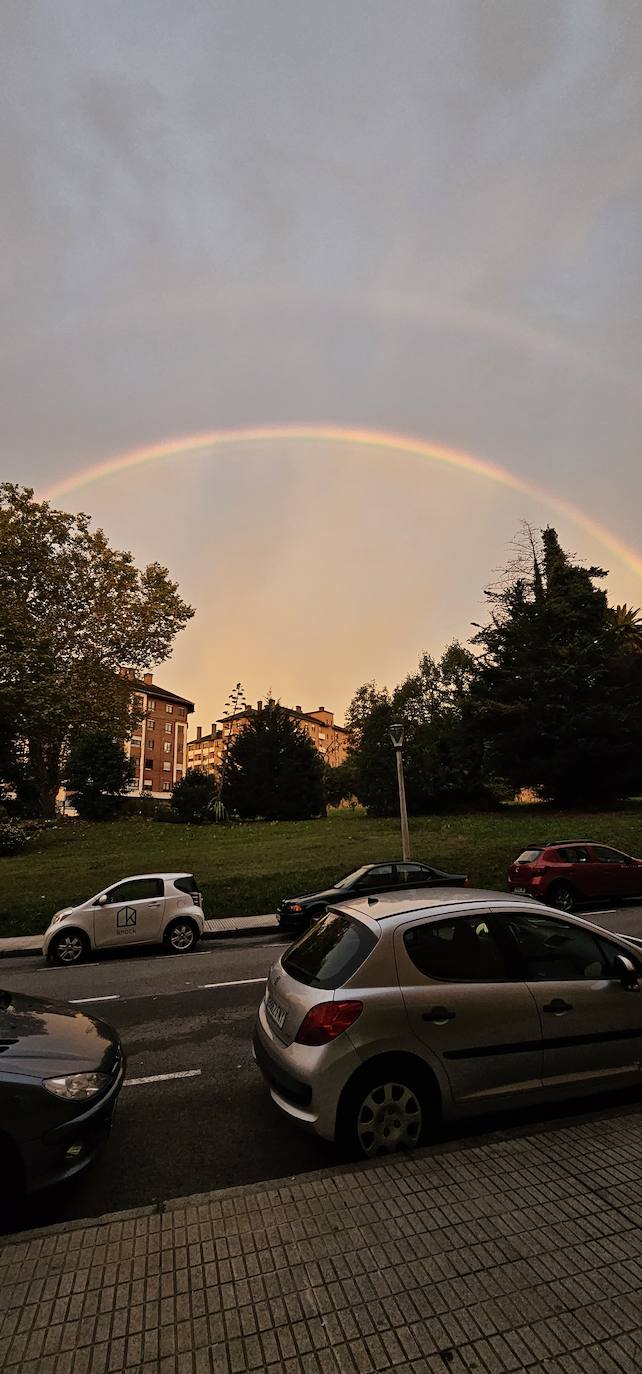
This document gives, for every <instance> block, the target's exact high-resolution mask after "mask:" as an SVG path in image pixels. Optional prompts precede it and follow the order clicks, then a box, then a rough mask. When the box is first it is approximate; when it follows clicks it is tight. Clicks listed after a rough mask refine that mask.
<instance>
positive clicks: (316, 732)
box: [187, 701, 348, 773]
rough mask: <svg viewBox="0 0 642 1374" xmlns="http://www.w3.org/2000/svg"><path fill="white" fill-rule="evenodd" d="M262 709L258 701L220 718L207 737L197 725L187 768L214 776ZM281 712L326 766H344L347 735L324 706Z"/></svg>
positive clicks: (189, 746)
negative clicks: (225, 754)
mask: <svg viewBox="0 0 642 1374" xmlns="http://www.w3.org/2000/svg"><path fill="white" fill-rule="evenodd" d="M268 705H270V706H273V705H274V702H273V701H270V702H269V703H268ZM262 709H263V702H262V701H259V702H257V704H256V706H247V707H245V709H244V710H243V711H237V712H236V713H235V715H233V716H223V718H222V720H219V721H213V722H212V726H211V729H210V733H209V734H208V735H204V734H203V731H202V727H201V726H200V725H199V726H197V729H196V738H195V739H191V740H188V741H187V766H188V768H202V769H204V771H205V772H206V773H214V772H215V771H216V769H217V768H219V767H220V764H221V762H222V759H223V752H224V749H225V748H226V747H227V746H228V745H229V743H230V741H231V740H232V739H233V738H234V736H235V735H238V733H239V731H240V730H244V729H245V727H246V726H247V725H248V724H249V722H250V721H251V720H252V718H253V717H254V716H255V715H256V714H257V712H258V711H262ZM282 710H284V711H287V714H288V715H289V716H290V718H291V719H292V720H295V721H296V722H297V724H298V725H300V726H301V728H302V729H303V730H305V732H306V734H307V735H309V737H310V739H311V740H312V743H313V744H314V745H315V747H316V748H317V749H318V750H319V753H320V754H322V755H323V758H324V759H325V760H326V763H329V764H330V765H331V766H332V767H336V765H337V764H339V763H343V760H344V759H345V757H346V754H347V752H348V731H347V730H346V728H345V726H343V725H335V722H334V713H333V712H332V711H326V709H325V706H319V707H318V709H317V710H316V711H302V710H301V707H300V706H295V707H291V706H284V707H282Z"/></svg>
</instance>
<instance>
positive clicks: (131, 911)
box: [116, 906, 136, 930]
mask: <svg viewBox="0 0 642 1374" xmlns="http://www.w3.org/2000/svg"><path fill="white" fill-rule="evenodd" d="M135 925H136V908H135V907H133V906H121V908H120V911H117V912H116V928H117V929H118V930H123V929H125V928H129V929H131V927H132V926H135Z"/></svg>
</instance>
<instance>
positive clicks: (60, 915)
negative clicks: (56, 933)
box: [49, 911, 65, 926]
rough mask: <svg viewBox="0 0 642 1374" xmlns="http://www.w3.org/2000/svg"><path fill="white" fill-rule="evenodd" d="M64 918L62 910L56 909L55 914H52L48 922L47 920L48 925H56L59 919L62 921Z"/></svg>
mask: <svg viewBox="0 0 642 1374" xmlns="http://www.w3.org/2000/svg"><path fill="white" fill-rule="evenodd" d="M64 919H65V913H64V911H57V912H56V914H55V916H52V918H51V920H50V922H49V925H50V926H57V925H58V923H59V922H60V921H64Z"/></svg>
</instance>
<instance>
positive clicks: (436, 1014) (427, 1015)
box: [421, 1007, 456, 1026]
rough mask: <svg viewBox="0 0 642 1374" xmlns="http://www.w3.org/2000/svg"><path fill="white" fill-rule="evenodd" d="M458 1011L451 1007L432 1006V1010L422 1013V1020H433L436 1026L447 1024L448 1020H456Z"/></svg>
mask: <svg viewBox="0 0 642 1374" xmlns="http://www.w3.org/2000/svg"><path fill="white" fill-rule="evenodd" d="M455 1015H456V1013H455V1012H454V1011H451V1010H450V1008H449V1007H431V1008H430V1011H424V1012H423V1013H422V1017H421V1019H422V1021H432V1022H433V1024H434V1025H435V1026H445V1025H446V1022H447V1021H454V1019H455Z"/></svg>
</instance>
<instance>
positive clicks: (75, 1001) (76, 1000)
mask: <svg viewBox="0 0 642 1374" xmlns="http://www.w3.org/2000/svg"><path fill="white" fill-rule="evenodd" d="M69 1001H70V1002H71V1004H72V1006H74V1007H79V1006H81V1004H82V1003H84V1002H120V993H119V992H112V993H110V995H109V996H108V997H70V998H69Z"/></svg>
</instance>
